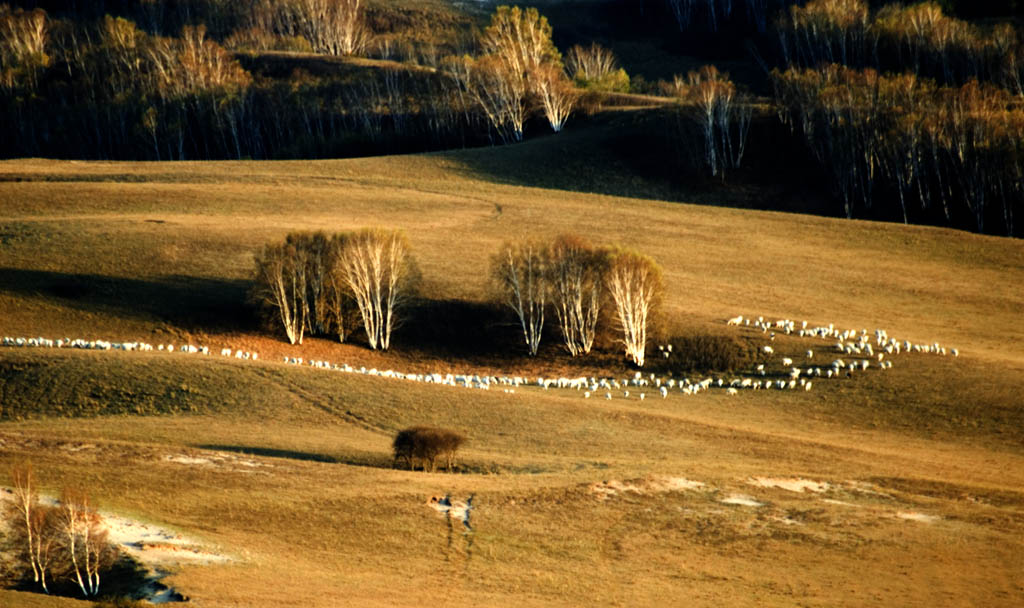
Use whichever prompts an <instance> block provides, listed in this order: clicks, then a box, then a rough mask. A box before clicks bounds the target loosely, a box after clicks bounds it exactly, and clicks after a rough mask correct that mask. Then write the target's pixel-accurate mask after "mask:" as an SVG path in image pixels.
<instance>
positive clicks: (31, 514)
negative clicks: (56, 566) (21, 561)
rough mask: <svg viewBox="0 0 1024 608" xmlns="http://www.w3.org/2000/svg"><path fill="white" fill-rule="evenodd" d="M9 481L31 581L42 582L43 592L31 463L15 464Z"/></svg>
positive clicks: (35, 490)
mask: <svg viewBox="0 0 1024 608" xmlns="http://www.w3.org/2000/svg"><path fill="white" fill-rule="evenodd" d="M11 481H12V482H13V486H14V501H13V502H12V510H13V512H14V513H15V515H16V516H17V519H18V520H19V525H20V524H21V522H24V524H25V540H26V545H27V549H28V561H29V563H30V564H31V566H32V580H33V582H35V583H40V582H42V586H43V590H44V591H47V589H46V575H45V573H44V572H42V571H41V570H42V569H41V567H40V563H39V562H40V560H39V555H38V547H39V545H40V542H39V541H40V540H41V539H40V538H38V536H39V534H38V532H40V530H38V529H37V526H36V525H35V523H36V520H37V519H38V517H37V511H38V510H39V508H40V507H39V488H38V487H37V486H36V478H35V472H34V471H33V469H32V465H31V463H24V464H17V465H14V467H13V468H12V469H11ZM47 593H49V591H47Z"/></svg>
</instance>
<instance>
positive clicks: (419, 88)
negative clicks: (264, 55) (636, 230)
mask: <svg viewBox="0 0 1024 608" xmlns="http://www.w3.org/2000/svg"><path fill="white" fill-rule="evenodd" d="M0 28H2V30H0V31H2V32H3V38H0V111H3V113H4V115H5V116H6V117H7V120H4V121H2V122H0V137H2V139H0V155H3V156H26V155H27V156H47V157H58V158H61V157H74V158H90V159H155V160H168V159H171V160H182V159H196V158H199V159H224V158H257V159H260V158H302V157H312V156H352V155H359V154H370V153H382V152H403V151H417V150H425V149H438V148H446V147H452V146H459V145H465V144H467V143H472V142H473V141H474V139H473V138H476V137H480V138H481V139H483V140H484V141H485V139H484V138H486V129H483V130H482V134H480V135H478V133H479V132H480V131H481V130H480V129H477V128H476V127H478V126H479V125H478V123H477V121H478V117H477V116H476V115H475V114H474V113H473V112H472V111H471V108H468V107H467V105H466V104H465V103H464V102H463V100H462V98H461V97H460V95H459V91H458V90H456V88H455V87H454V86H453V85H452V83H451V82H450V80H449V79H448V78H447V77H445V76H444V75H442V74H438V73H435V72H434V71H432V70H427V69H421V68H417V67H415V66H402V65H399V64H391V65H389V66H387V67H382V68H380V69H363V70H358V69H348V70H345V71H344V74H343V75H341V76H340V77H339V76H338V75H336V74H330V75H319V76H317V75H313V74H311V73H309V72H308V71H305V70H302V69H297V68H293V69H292V70H290V72H289V73H288V74H287V75H285V76H283V77H276V78H272V77H265V76H262V75H261V74H259V73H258V72H250V71H248V70H246V69H244V68H243V66H242V65H241V64H240V63H239V61H238V60H236V59H235V58H234V56H233V55H232V54H231V53H229V52H228V51H227V50H225V49H224V48H223V47H222V46H221V45H220V44H219V43H217V42H216V41H214V40H212V39H211V38H210V37H209V36H208V35H207V30H206V28H205V27H204V26H203V25H198V26H191V25H186V26H184V27H183V29H182V30H181V32H180V33H179V35H178V36H175V37H164V36H157V35H151V34H148V33H146V32H145V31H143V30H141V29H139V27H138V26H137V25H136V24H135V23H134V22H132V21H129V20H127V19H123V18H119V17H111V16H105V17H103V18H101V19H100V20H99V21H97V22H95V23H90V24H87V25H82V24H79V23H76V22H71V21H63V20H53V19H50V18H49V17H48V16H47V15H46V14H45V13H43V12H41V11H30V12H24V11H20V10H10V9H8V8H7V7H5V6H4V5H0ZM296 65H301V64H299V63H296Z"/></svg>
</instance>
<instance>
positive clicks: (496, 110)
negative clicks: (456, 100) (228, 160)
mask: <svg viewBox="0 0 1024 608" xmlns="http://www.w3.org/2000/svg"><path fill="white" fill-rule="evenodd" d="M445 68H446V69H447V70H448V72H449V74H451V76H452V77H453V78H454V79H455V80H456V82H458V83H459V86H460V89H461V90H462V91H463V92H464V93H465V94H466V95H467V96H468V97H469V98H470V99H471V100H472V101H473V102H474V103H475V104H476V106H477V107H478V108H479V109H480V111H481V112H483V114H484V116H486V117H487V121H488V122H489V123H490V125H491V126H492V127H493V128H494V130H495V131H496V132H497V133H498V137H500V138H501V140H502V143H506V144H508V143H515V142H520V141H522V140H523V125H525V124H526V118H527V116H528V114H529V106H528V104H527V98H526V95H527V92H528V90H527V83H526V79H525V78H523V77H517V76H515V74H514V73H512V72H509V69H508V66H506V65H505V64H503V63H502V62H500V61H498V60H497V59H495V58H494V57H493V56H485V57H481V58H479V59H475V60H474V59H472V58H471V57H463V58H460V59H457V60H455V61H450V62H447V63H446V64H445Z"/></svg>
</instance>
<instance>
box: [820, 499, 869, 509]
mask: <svg viewBox="0 0 1024 608" xmlns="http://www.w3.org/2000/svg"><path fill="white" fill-rule="evenodd" d="M821 502H827V503H828V504H830V505H842V506H844V507H857V508H860V505H855V504H853V503H852V502H846V501H845V500H836V499H834V498H822V499H821Z"/></svg>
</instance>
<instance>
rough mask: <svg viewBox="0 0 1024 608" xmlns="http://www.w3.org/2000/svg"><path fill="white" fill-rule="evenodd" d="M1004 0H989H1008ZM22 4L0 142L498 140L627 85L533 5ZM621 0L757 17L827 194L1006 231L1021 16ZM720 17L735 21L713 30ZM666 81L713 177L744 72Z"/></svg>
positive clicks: (4, 56) (697, 163) (434, 143)
mask: <svg viewBox="0 0 1024 608" xmlns="http://www.w3.org/2000/svg"><path fill="white" fill-rule="evenodd" d="M610 1H611V2H615V1H616V0H610ZM623 1H625V0H623ZM1014 2H1015V0H997V1H996V2H995V3H994V4H991V3H990V4H989V5H986V6H991V7H992V10H991V11H990V14H1001V12H1002V11H1003V10H1004V8H1005V10H1006V11H1009V12H1011V13H1012V12H1013V11H1015V10H1017V9H1016V4H1015V3H1014ZM21 4H22V5H23V6H24V8H11V6H10V5H8V4H0V112H3V116H4V118H5V120H3V121H0V156H3V157H16V156H45V157H55V158H85V159H125V160H136V159H142V160H183V159H234V158H253V159H276V158H309V157H345V156H361V155H369V154H381V153H401V152H417V151H425V150H433V149H445V148H451V147H462V146H472V145H480V144H486V143H499V142H504V143H508V142H516V141H520V140H521V139H522V138H523V132H524V125H526V126H529V125H530V124H531V122H530V121H534V123H533V124H535V125H536V126H537V127H542V126H543V124H544V122H543V121H542V120H540V119H539V118H537V117H539V116H540V115H541V114H543V115H544V116H545V117H546V118H547V122H548V123H549V125H550V128H551V129H552V130H553V131H555V132H558V131H560V130H561V128H562V126H563V125H564V124H565V121H566V119H567V118H568V117H569V115H570V114H571V113H572V112H578V109H577V108H578V107H580V106H584V107H593V105H594V103H596V102H594V101H593V98H590V97H587V95H593V94H595V93H596V92H598V91H603V92H612V91H614V92H625V91H627V90H628V89H629V88H630V87H631V79H630V77H629V75H628V74H626V72H625V71H624V70H621V69H618V66H617V64H616V63H615V59H614V56H613V55H612V54H611V53H610V52H607V51H606V50H605V49H603V48H602V47H599V46H598V45H596V44H595V45H591V46H590V47H579V46H577V47H573V49H571V50H569V51H568V52H567V55H566V57H565V58H564V60H563V57H562V55H561V53H560V52H559V50H558V49H557V48H555V47H554V45H553V44H552V42H551V38H552V28H551V26H550V25H549V24H548V23H547V21H546V20H545V19H544V18H543V17H542V16H540V15H538V14H537V11H535V10H534V11H522V12H519V11H516V10H511V11H510V10H507V9H506V10H504V12H503V11H502V10H498V11H496V12H495V14H494V15H492V22H491V25H490V26H489V27H487V28H486V29H484V30H482V31H481V30H480V29H479V28H475V26H474V23H473V22H472V20H471V19H470V18H468V17H465V16H464V15H463V16H459V14H458V12H457V11H454V10H448V9H441V8H436V7H435V8H434V9H430V10H432V11H433V12H430V11H428V10H427V9H425V8H415V7H417V6H418V5H415V4H412V5H410V6H405V5H404V4H401V5H398V4H393V3H388V2H372V3H371V2H367V0H174V1H164V2H157V1H153V0H117V1H109V2H102V1H101V2H77V3H76V2H37V3H32V2H27V3H26V2H23V3H21ZM36 5H38V6H39V7H40V8H32V7H33V6H36ZM631 6H633V5H631ZM637 6H639V7H640V8H641V9H646V8H650V7H654V6H656V7H657V9H656V10H657V11H660V14H661V15H662V16H663V17H665V16H667V15H668V14H669V13H673V14H676V15H677V16H680V18H681V19H682V17H683V16H685V17H686V19H687V20H688V21H686V23H685V24H684V22H683V21H680V22H679V23H680V26H681V27H684V28H690V27H696V25H694V24H693V22H694V20H695V19H698V18H699V20H701V21H702V22H703V23H704V26H702V27H703V28H704V29H705V30H707V29H709V28H710V29H711V30H717V28H719V27H720V26H721V27H722V31H721V32H720V36H722V37H725V38H729V39H730V40H731V39H732V38H731V37H734V36H738V35H740V32H742V31H746V32H748V33H749V32H753V34H751V36H752V37H751V38H749V39H748V41H750V42H752V43H756V49H757V54H758V57H759V58H760V60H761V61H762V65H765V66H766V68H767V69H766V71H765V73H767V72H769V71H770V72H771V74H770V78H769V82H770V85H771V90H772V92H773V101H774V109H775V111H776V112H777V114H778V116H779V118H780V119H781V120H782V121H783V123H785V124H786V125H788V126H789V127H790V128H791V131H790V132H791V133H792V134H793V137H792V139H791V140H790V142H788V143H789V144H790V145H800V146H804V145H805V146H806V149H807V150H808V151H809V153H810V155H811V156H812V158H814V159H815V160H816V161H817V162H818V163H819V164H820V165H821V167H822V169H823V172H822V173H823V174H824V175H827V176H829V177H830V179H829V183H830V184H831V185H832V186H833V190H834V192H833V193H834V195H835V199H836V200H837V202H838V205H840V207H839V209H840V212H841V213H842V214H844V215H846V216H848V217H871V218H885V219H896V220H899V219H902V220H903V221H905V222H925V223H935V224H945V225H952V226H956V227H961V228H968V229H973V230H977V231H979V232H988V233H993V234H1006V235H1013V236H1017V235H1020V233H1021V229H1020V227H1019V224H1020V222H1019V221H1018V220H1016V217H1017V216H1018V215H1019V214H1020V212H1021V208H1022V200H1024V143H1022V142H1024V106H1022V104H1021V100H1022V99H1024V38H1022V36H1021V32H1020V31H1019V27H1017V26H1016V25H1014V24H1012V23H996V22H994V21H987V22H985V23H984V24H975V23H971V22H967V21H962V20H960V19H957V18H954V17H949V16H947V13H945V12H944V8H945V9H946V10H948V9H950V8H953V9H956V10H960V9H962V8H964V7H962V6H960V4H957V3H955V2H954V3H952V5H951V4H950V3H949V2H947V3H944V4H942V5H940V4H935V3H927V2H926V3H922V4H916V5H913V6H908V7H903V6H898V5H890V4H886V3H880V6H878V7H876V8H872V7H871V6H870V5H869V4H868V3H866V2H865V1H864V0H811V1H809V2H805V3H793V2H790V1H789V0H744V2H734V1H733V0H680V1H679V2H676V1H675V0H647V1H646V2H641V3H639V4H638V5H637ZM965 6H966V5H965ZM44 9H46V10H49V11H51V12H49V13H48V12H46V10H44ZM633 10H634V12H642V11H636V10H635V7H634V9H633ZM446 11H447V12H446ZM744 15H745V16H744ZM644 18H645V19H647V18H650V17H644ZM736 20H745V21H744V22H743V23H745V24H746V25H742V26H740V27H738V28H736V27H732V26H730V28H731V29H729V30H728V31H726V29H727V28H726V27H725V26H726V24H729V23H733V22H734V21H736ZM503 28H511V29H508V30H507V31H506V29H503ZM515 28H519V29H518V30H517V29H515ZM508 32H513V33H514V32H518V34H516V35H508V36H506V35H505V34H506V33H508ZM659 35H660V34H659ZM531 36H532V38H531ZM680 36H681V37H684V36H686V35H685V34H681V35H680ZM507 40H519V41H520V44H518V45H507V44H504V42H505V41H507ZM523 40H528V41H533V42H535V44H529V45H527V44H523V43H522V41H523ZM734 46H742V45H734ZM751 48H753V47H751ZM527 50H530V52H527ZM296 52H298V53H296ZM531 53H532V54H531ZM533 55H536V57H534V56H533ZM338 56H360V57H374V58H375V59H373V60H370V59H358V60H357V59H347V60H344V61H343V60H341V59H339V58H338ZM524 66H525V67H524ZM563 68H564V70H563ZM591 68H595V69H594V70H592V69H591ZM596 68H600V69H596ZM772 68H774V69H772ZM591 71H595V74H591ZM641 76H642V75H641ZM570 79H571V81H570ZM640 80H642V79H641V78H637V81H640ZM656 88H657V87H656ZM660 89H661V90H662V91H663V92H664V94H666V95H670V96H674V97H676V98H677V99H678V102H679V104H678V108H679V109H680V111H679V112H678V113H677V115H678V116H679V117H680V118H681V121H680V123H679V124H680V128H678V129H676V128H670V129H665V135H664V137H667V138H671V139H673V143H679V142H682V144H683V145H682V146H679V147H680V148H682V149H686V150H688V153H687V154H686V155H684V160H683V162H682V163H679V164H682V165H687V164H688V165H692V167H691V168H693V167H701V168H702V169H703V170H706V172H707V173H708V174H710V175H711V176H715V177H719V178H721V179H723V180H724V179H725V178H726V173H727V171H728V172H729V174H730V175H731V174H732V172H733V171H734V170H736V169H739V168H740V165H741V163H742V161H743V159H744V152H745V149H746V139H747V135H748V133H749V125H750V120H751V114H752V108H753V104H754V103H755V102H754V100H752V98H751V97H750V96H749V95H747V94H746V92H745V91H744V90H743V88H742V87H737V86H736V85H735V84H734V83H732V82H731V81H730V80H729V78H728V75H726V74H723V73H720V72H718V71H717V70H716V69H714V67H713V66H710V67H706V68H702V69H701V70H694V71H692V72H691V74H690V76H689V77H688V78H683V77H681V76H677V77H676V79H675V82H674V83H665V82H662V83H660ZM584 90H586V92H587V95H584ZM601 94H604V93H601ZM755 137H756V135H755ZM801 142H802V143H801ZM761 148H763V146H762V147H761ZM664 162H665V163H672V162H678V161H674V160H673V159H670V158H666V159H665V160H664Z"/></svg>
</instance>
